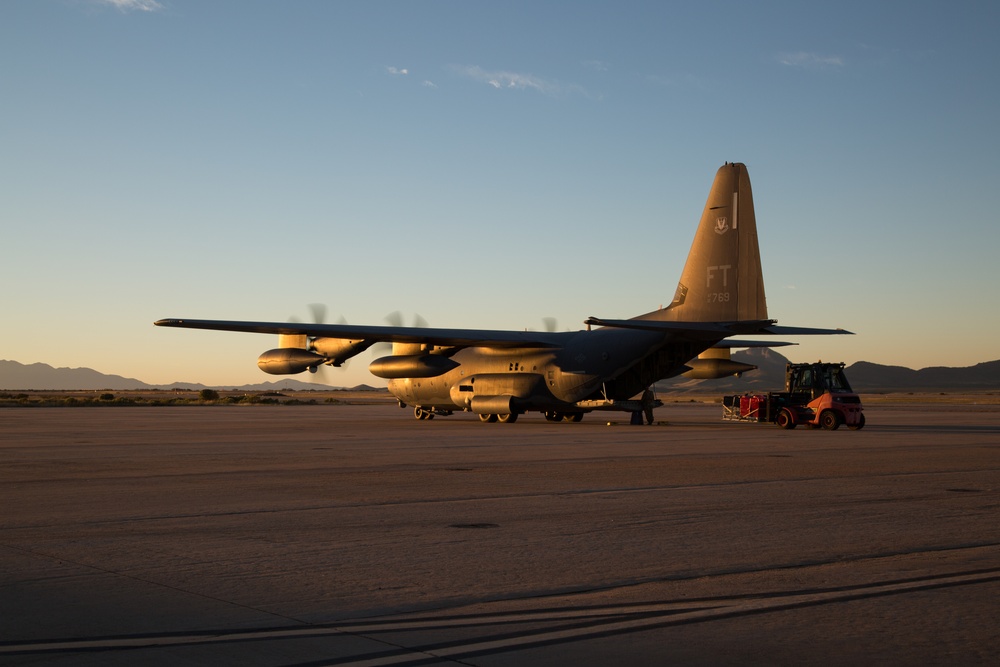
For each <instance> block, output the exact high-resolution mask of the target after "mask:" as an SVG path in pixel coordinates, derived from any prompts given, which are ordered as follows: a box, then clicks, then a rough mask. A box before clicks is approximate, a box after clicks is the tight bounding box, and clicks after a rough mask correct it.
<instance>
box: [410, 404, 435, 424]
mask: <svg viewBox="0 0 1000 667" xmlns="http://www.w3.org/2000/svg"><path fill="white" fill-rule="evenodd" d="M413 416H414V417H416V418H417V419H420V420H421V421H422V420H425V419H434V413H433V412H431V411H430V410H424V409H423V408H422V407H420V406H419V405H415V406H413Z"/></svg>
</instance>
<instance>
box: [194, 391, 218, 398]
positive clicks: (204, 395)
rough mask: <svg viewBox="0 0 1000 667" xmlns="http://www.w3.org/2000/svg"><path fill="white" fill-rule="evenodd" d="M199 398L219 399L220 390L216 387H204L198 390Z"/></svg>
mask: <svg viewBox="0 0 1000 667" xmlns="http://www.w3.org/2000/svg"><path fill="white" fill-rule="evenodd" d="M198 398H200V399H201V400H203V401H217V400H219V392H217V391H215V390H214V389H202V390H201V391H199V392H198Z"/></svg>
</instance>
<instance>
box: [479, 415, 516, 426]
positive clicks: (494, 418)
mask: <svg viewBox="0 0 1000 667" xmlns="http://www.w3.org/2000/svg"><path fill="white" fill-rule="evenodd" d="M479 421H481V422H483V423H484V424H493V423H495V422H500V423H501V424H513V423H514V422H516V421H517V413H516V412H510V413H508V414H503V415H483V414H481V415H479Z"/></svg>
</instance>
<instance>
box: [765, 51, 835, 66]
mask: <svg viewBox="0 0 1000 667" xmlns="http://www.w3.org/2000/svg"><path fill="white" fill-rule="evenodd" d="M777 59H778V62H779V63H781V64H782V65H788V66H789V67H843V65H844V59H843V58H841V57H840V56H823V55H820V54H818V53H811V52H808V51H796V52H795V53H779V54H778V55H777Z"/></svg>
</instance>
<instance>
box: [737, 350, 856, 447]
mask: <svg viewBox="0 0 1000 667" xmlns="http://www.w3.org/2000/svg"><path fill="white" fill-rule="evenodd" d="M863 410H864V409H863V408H862V407H861V397H860V396H858V395H857V394H856V393H854V391H853V390H852V389H851V385H850V384H849V383H848V382H847V376H846V375H845V374H844V364H843V362H841V363H835V364H829V363H827V364H824V363H823V362H817V363H815V364H788V365H786V366H785V390H784V391H780V392H767V393H766V394H736V395H732V396H723V397H722V418H723V419H725V420H730V421H746V422H771V423H774V424H777V425H778V426H780V427H781V428H785V429H791V428H795V427H796V426H798V425H799V424H805V425H806V426H809V427H811V428H816V427H822V428H824V429H827V430H828V431H835V430H837V429H838V428H840V426H841V425H842V424H843V425H845V426H847V428H849V429H852V430H855V431H856V430H858V429H861V428H864V426H865V415H864V411H863Z"/></svg>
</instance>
